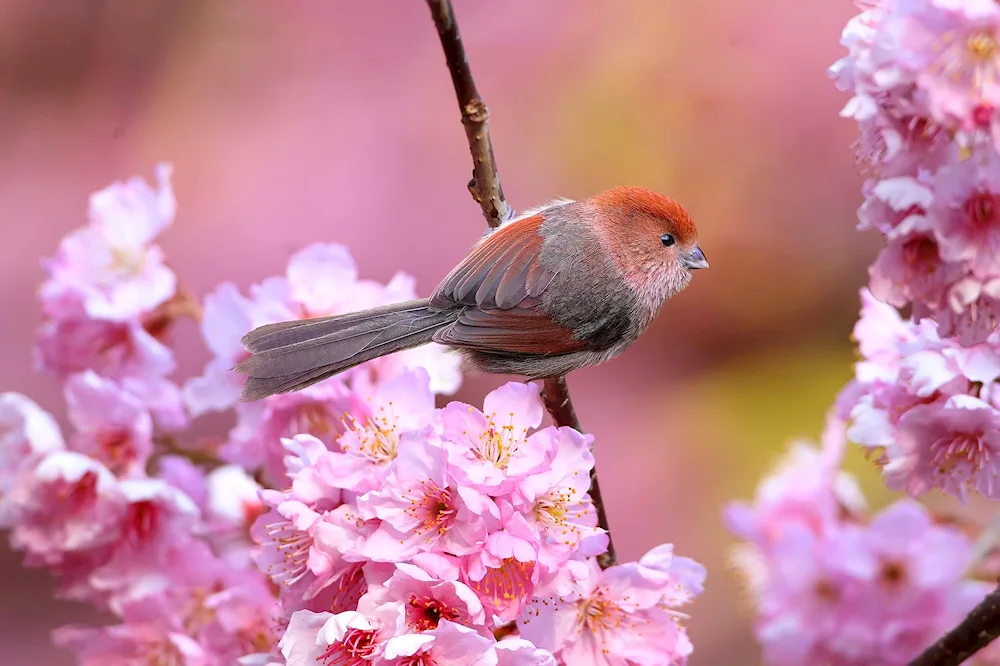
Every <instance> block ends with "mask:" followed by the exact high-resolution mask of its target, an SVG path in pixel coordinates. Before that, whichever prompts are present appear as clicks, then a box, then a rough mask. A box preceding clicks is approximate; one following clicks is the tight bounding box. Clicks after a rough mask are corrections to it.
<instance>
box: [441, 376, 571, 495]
mask: <svg viewBox="0 0 1000 666" xmlns="http://www.w3.org/2000/svg"><path fill="white" fill-rule="evenodd" d="M538 391H539V386H538V384H522V383H518V382H509V383H507V384H504V385H503V386H501V387H500V388H498V389H496V390H495V391H491V392H490V393H489V394H488V395H487V396H486V399H485V400H484V402H483V410H484V411H482V412H480V411H479V410H478V409H476V408H474V407H471V406H469V405H465V404H462V403H457V402H453V403H451V404H449V405H448V406H447V407H445V408H444V409H443V410H441V414H440V420H441V428H442V431H443V433H444V439H445V448H447V449H448V453H449V459H450V461H451V464H452V467H453V473H454V474H455V478H456V479H458V480H459V481H460V482H461V483H464V484H468V485H473V486H476V487H479V488H481V489H483V490H484V491H486V492H487V493H489V494H491V495H500V494H504V493H507V492H510V490H511V489H513V487H514V486H515V484H516V483H517V482H518V481H519V480H520V479H522V478H524V477H525V476H527V475H529V474H532V473H534V472H538V471H540V470H542V469H544V468H545V467H547V466H548V464H549V463H550V462H551V461H552V458H553V457H554V456H555V449H554V447H553V440H552V438H551V437H549V436H546V434H543V433H541V432H538V433H534V434H530V433H531V431H532V430H534V429H535V428H537V427H538V425H539V424H540V423H541V422H542V409H543V408H542V402H541V399H540V398H539V397H538Z"/></svg>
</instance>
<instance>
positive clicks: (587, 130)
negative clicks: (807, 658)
mask: <svg viewBox="0 0 1000 666" xmlns="http://www.w3.org/2000/svg"><path fill="white" fill-rule="evenodd" d="M456 11H457V14H458V18H459V22H460V25H461V29H462V31H463V34H464V38H465V43H466V48H467V50H468V52H469V57H470V60H471V62H472V66H473V70H474V72H475V75H476V78H477V80H478V83H479V87H480V89H481V92H482V93H483V95H484V97H485V99H486V101H487V103H488V104H489V107H490V109H491V111H492V114H493V122H492V128H493V136H494V142H495V146H496V153H497V158H498V160H499V166H500V172H501V175H502V178H503V184H504V189H505V191H506V193H507V196H508V198H509V200H510V202H511V203H512V205H513V206H514V207H515V208H518V209H523V208H527V207H530V206H533V205H535V204H538V203H540V202H543V201H546V200H549V199H551V198H554V197H557V196H567V197H571V198H580V197H585V196H588V195H590V194H592V193H594V192H596V191H598V190H600V189H603V188H606V187H610V186H613V185H617V184H634V185H642V186H647V187H652V188H655V189H658V190H662V191H665V192H668V193H670V194H672V195H673V196H675V197H676V198H678V199H680V200H681V201H682V202H684V203H685V204H686V206H687V207H688V209H689V210H690V211H691V212H692V214H693V216H694V217H695V219H696V220H697V222H698V225H699V228H700V230H701V239H702V243H701V244H702V247H703V248H704V249H705V252H706V254H707V255H708V257H709V259H710V261H711V268H710V269H709V270H708V271H704V272H702V273H699V274H698V275H697V276H696V279H695V280H694V283H693V285H692V286H691V287H690V288H689V289H688V290H687V291H686V292H684V293H683V294H682V295H680V296H678V297H677V298H676V299H675V300H674V301H672V302H671V303H670V305H669V307H668V308H667V310H666V311H665V314H664V315H663V316H661V317H660V318H659V319H658V320H657V321H656V323H655V324H654V325H653V327H652V329H651V330H650V331H649V332H648V333H647V334H646V335H645V337H644V338H642V340H641V341H640V342H639V343H638V344H636V345H635V346H634V347H633V348H632V350H631V351H629V352H628V353H627V354H626V355H625V356H623V357H622V358H620V359H618V360H616V361H614V362H612V363H609V364H606V365H604V366H602V367H599V368H593V369H588V370H583V371H579V372H577V373H575V374H574V375H573V376H572V377H571V378H570V386H571V388H572V391H573V396H574V399H575V402H576V407H577V410H578V412H579V414H580V417H581V419H582V421H583V423H584V425H585V427H586V428H587V429H588V430H589V431H591V432H593V433H594V434H595V435H596V437H597V450H596V455H597V460H598V467H599V469H600V471H601V478H602V481H603V486H604V493H605V496H606V500H607V506H608V511H609V514H610V520H611V524H612V526H613V529H614V534H615V539H616V542H617V545H618V547H619V550H620V553H621V555H622V556H623V557H624V558H625V559H634V558H636V557H638V556H639V555H640V554H642V553H643V552H644V551H645V550H646V549H647V548H649V547H651V546H653V545H655V544H658V543H661V542H665V541H669V542H673V543H675V544H676V548H677V551H678V552H679V553H681V554H685V555H689V556H692V557H695V558H696V559H698V560H699V561H701V562H703V563H705V564H706V565H707V566H708V569H709V579H708V589H707V592H706V593H705V594H704V596H703V597H702V598H701V599H700V600H699V601H698V602H697V603H696V604H695V605H694V606H692V608H691V612H692V613H693V619H692V620H691V623H690V626H691V632H692V635H693V639H694V642H695V646H696V652H695V659H694V662H695V663H696V664H708V665H721V664H727V665H729V666H743V665H750V664H757V663H759V659H758V657H757V651H756V648H754V646H753V642H752V636H751V632H750V625H749V615H748V613H747V609H746V603H745V601H744V600H743V599H742V595H741V591H740V584H739V581H738V580H737V579H736V577H735V576H734V575H733V572H732V571H731V568H730V566H729V564H728V562H727V550H728V549H729V547H730V546H731V544H732V539H731V538H730V536H729V535H728V534H727V533H726V531H725V530H724V528H723V527H722V524H721V521H720V518H719V514H720V510H721V509H722V507H723V505H724V503H725V502H726V501H728V500H730V499H734V498H740V497H749V496H750V495H751V493H752V491H753V488H754V485H755V484H756V482H757V480H758V478H759V476H760V474H761V473H762V472H764V471H766V470H768V469H769V468H770V466H771V465H772V464H773V460H774V458H775V457H776V456H777V455H778V454H779V453H780V451H782V450H783V448H784V447H785V445H786V443H787V442H788V440H789V439H790V438H792V437H796V436H802V435H804V436H814V435H816V434H817V433H818V431H819V429H820V428H821V426H822V418H823V415H824V412H825V411H826V409H827V408H828V407H829V405H830V403H831V401H832V400H833V397H834V395H835V393H836V391H837V390H838V389H839V388H840V387H841V386H842V385H843V384H844V382H845V381H847V380H848V379H849V378H850V376H851V362H852V361H853V358H854V357H853V352H852V347H851V343H850V339H849V335H850V331H851V327H852V325H853V321H854V319H855V318H856V313H857V309H858V299H857V290H858V288H859V287H860V286H861V285H862V284H863V283H864V281H865V278H866V266H867V265H868V264H869V263H870V261H871V260H872V258H873V257H874V255H875V252H876V250H877V247H878V239H877V238H875V237H872V236H868V235H863V234H859V233H857V232H856V231H854V214H855V211H856V208H857V206H858V204H859V203H860V189H859V188H860V182H861V179H860V176H859V175H858V173H857V170H856V168H855V165H854V160H853V155H852V152H851V149H850V144H851V143H852V142H853V141H854V139H855V138H856V132H857V131H856V128H855V127H854V126H853V125H852V124H851V123H850V122H848V121H845V120H843V119H841V118H839V117H838V111H839V110H840V108H841V106H842V105H843V103H844V102H845V98H844V96H843V95H842V94H841V93H839V92H837V91H836V90H835V89H834V87H833V85H832V83H831V82H830V81H828V79H827V77H826V74H825V70H826V67H827V66H828V65H830V64H831V63H832V62H833V61H834V60H835V59H837V58H839V57H840V56H841V54H842V50H841V47H840V46H839V45H838V39H839V35H840V32H841V29H842V27H843V25H844V23H845V21H846V20H847V19H848V18H849V17H850V16H851V15H852V13H853V12H854V11H855V8H854V7H853V6H852V5H851V3H849V2H847V1H846V0H836V1H824V2H808V3H803V2H800V1H799V0H757V1H756V2H753V3H747V2H742V1H741V0H701V1H700V2H689V1H687V0H616V2H598V1H596V0H545V1H544V2H542V1H538V0H505V1H504V2H491V3H486V2H475V1H473V0H456ZM161 160H167V161H171V162H173V163H174V165H175V168H176V170H175V177H174V185H175V190H176V194H177V197H178V201H179V212H178V216H177V219H176V222H175V224H174V226H173V227H172V228H171V229H170V230H169V231H168V232H167V233H166V234H165V235H164V236H163V237H162V239H161V240H162V245H163V247H164V248H165V249H166V251H167V254H168V257H169V260H170V261H171V263H172V264H173V266H174V267H175V268H176V270H177V271H178V273H179V274H180V275H181V277H182V280H183V281H184V282H185V283H186V284H187V285H189V286H191V287H193V288H194V289H195V290H197V291H198V292H200V293H205V292H207V291H208V290H210V289H211V288H212V287H213V286H214V285H215V284H216V283H218V282H219V281H221V280H223V279H231V280H234V281H236V282H237V283H238V284H239V285H240V286H241V287H246V286H247V285H249V284H250V283H251V282H255V281H258V280H260V279H262V278H264V277H266V276H268V275H272V274H275V273H279V272H281V271H282V270H283V269H284V265H285V262H286V261H287V259H288V256H289V255H290V254H291V253H292V252H294V251H296V250H297V249H300V248H302V247H304V246H305V245H307V244H309V243H311V242H313V241H318V240H323V241H337V242H342V243H345V244H347V245H349V246H350V248H351V250H352V252H353V253H354V256H355V257H356V259H357V261H358V264H359V266H360V269H361V272H362V274H363V275H364V276H365V277H369V278H374V279H379V280H383V281H384V280H387V279H388V278H389V277H390V276H391V275H392V274H393V273H394V272H395V271H396V270H398V269H402V270H405V271H407V272H410V273H412V274H413V275H415V276H416V277H417V278H418V281H419V286H420V289H421V291H422V293H428V292H429V291H430V289H432V288H433V286H434V285H435V283H436V281H437V280H438V279H439V278H440V277H441V276H442V275H443V274H444V273H445V272H446V271H447V270H448V269H449V268H450V267H451V266H452V265H453V264H454V263H455V262H456V261H458V260H459V259H460V258H461V257H462V256H463V255H464V253H465V252H466V251H467V249H468V248H469V247H470V246H471V244H472V243H473V242H475V240H476V239H478V238H479V236H480V235H481V234H482V232H483V220H482V218H481V216H480V213H479V210H478V207H477V206H476V205H475V204H474V203H473V201H472V200H471V198H470V197H469V195H468V193H467V191H466V189H465V183H466V181H467V180H468V178H469V174H470V168H471V163H470V159H469V154H468V148H467V146H466V143H465V137H464V134H463V132H462V129H461V126H460V123H459V115H458V110H457V107H456V103H455V100H454V97H453V91H452V88H451V82H450V80H449V78H448V74H447V71H446V69H445V67H444V61H443V56H442V55H441V52H440V48H439V44H438V42H437V36H436V34H435V32H434V29H433V26H432V24H431V22H430V17H429V15H428V12H427V8H426V6H425V5H424V3H423V2H421V1H419V0H408V1H402V0H366V1H365V2H357V1H349V0H282V1H278V0H270V1H264V0H241V1H240V2H235V1H233V0H229V1H226V0H218V1H214V0H191V1H180V0H56V1H52V0H49V1H47V2H38V1H37V0H3V1H2V2H0V258H2V260H0V322H2V328H0V377H2V385H0V389H3V390H18V391H21V392H24V393H27V394H28V395H30V396H32V397H34V398H35V399H37V400H38V401H39V402H40V403H41V404H42V406H43V407H46V408H48V409H50V410H53V411H55V412H56V413H57V414H60V413H61V411H62V404H61V398H60V395H59V392H58V390H57V387H56V386H55V385H54V384H53V383H52V382H50V381H49V380H47V379H45V378H42V377H39V376H37V375H35V374H34V373H33V371H32V367H31V357H30V351H31V346H32V340H33V335H34V330H35V328H36V326H37V325H38V320H39V315H38V307H37V303H36V300H35V288H36V285H37V284H38V283H39V281H40V280H41V278H42V273H41V269H40V266H39V261H40V259H41V258H42V257H43V256H47V255H50V254H52V253H53V251H54V249H55V247H56V244H57V242H58V240H59V238H60V237H61V236H62V235H63V234H65V233H66V232H68V231H70V230H71V229H73V228H74V227H77V226H79V225H81V224H82V223H84V221H85V210H86V203H87V196H88V194H89V193H90V192H92V191H94V190H97V189H100V188H103V187H104V186H106V185H107V184H109V183H110V182H111V181H113V180H116V179H124V178H127V177H129V176H132V175H135V174H141V175H144V176H146V177H147V178H149V177H151V176H152V169H153V165H154V164H155V163H156V162H157V161H161ZM177 340H178V345H179V348H180V357H181V373H180V374H181V376H185V375H190V374H193V373H196V372H198V371H199V370H200V368H201V367H202V364H203V363H204V362H205V361H206V360H207V357H208V354H207V352H206V351H205V350H204V348H203V347H202V345H201V343H200V340H199V338H198V333H197V330H196V329H195V327H194V325H191V324H183V325H182V326H181V327H180V329H179V330H178V332H177ZM498 381H499V380H498V379H497V378H484V377H469V378H468V379H467V381H466V383H465V385H464V387H463V389H462V390H461V392H460V394H459V395H458V398H460V399H463V400H467V401H469V402H473V403H476V402H479V401H480V400H481V399H482V396H483V395H484V394H485V393H486V392H487V391H488V390H489V389H490V388H491V387H493V386H495V385H496V384H497V382H498ZM850 467H851V468H852V469H854V470H857V471H859V472H860V473H861V475H862V478H863V480H864V482H865V487H866V488H867V489H868V490H869V492H870V495H869V496H870V498H871V499H872V502H873V503H874V504H876V505H877V504H879V503H881V502H882V501H884V499H885V492H884V491H882V490H880V488H881V484H880V483H879V482H878V480H877V476H876V475H875V474H874V472H873V471H872V470H871V468H870V466H868V465H867V464H866V463H865V462H864V461H863V460H861V457H860V455H856V454H852V458H851V461H850ZM4 548H5V546H4ZM0 590H2V592H0V644H2V645H3V654H4V661H5V662H6V661H8V660H9V663H12V664H14V663H30V664H38V665H49V664H51V665H53V666H56V665H61V664H70V663H72V662H71V660H70V657H69V655H67V654H63V653H60V652H58V651H56V650H55V649H54V648H52V647H50V646H49V637H48V632H49V631H50V630H51V629H52V628H53V627H56V626H58V625H60V624H63V623H66V622H86V621H92V620H94V621H99V619H100V618H95V617H94V616H93V615H92V614H91V611H89V610H88V609H87V608H85V607H82V606H78V605H74V604H66V603H58V602H55V601H53V600H52V599H51V590H52V585H51V581H50V580H49V579H48V578H47V576H46V575H44V574H43V573H40V572H32V571H26V570H23V569H22V568H21V567H20V564H19V557H18V556H17V555H16V554H14V553H11V552H9V551H6V550H0Z"/></svg>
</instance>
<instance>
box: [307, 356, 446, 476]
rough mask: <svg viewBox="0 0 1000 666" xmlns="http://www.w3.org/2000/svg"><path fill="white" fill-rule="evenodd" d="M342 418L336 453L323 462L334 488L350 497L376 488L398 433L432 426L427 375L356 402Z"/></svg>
mask: <svg viewBox="0 0 1000 666" xmlns="http://www.w3.org/2000/svg"><path fill="white" fill-rule="evenodd" d="M354 402H355V404H353V405H352V406H351V407H350V409H349V411H348V412H347V413H346V415H345V416H344V421H345V430H344V434H343V435H341V436H340V439H339V440H338V444H339V445H340V449H341V451H342V453H331V454H330V455H329V456H326V457H325V458H324V460H323V463H322V464H323V466H324V469H325V470H326V472H327V475H328V476H329V477H330V478H331V479H336V480H335V481H333V483H334V485H336V486H338V487H340V488H344V489H345V490H350V491H352V492H356V493H361V494H363V493H365V492H368V491H369V490H375V489H377V488H379V487H381V485H382V482H383V481H384V480H385V477H386V475H387V474H388V472H389V465H390V463H392V461H394V460H395V459H396V455H397V451H398V446H399V437H400V434H401V433H403V432H406V431H421V430H423V429H424V428H426V427H427V426H429V425H431V424H432V423H433V421H434V394H433V393H431V390H430V378H429V376H428V374H427V371H426V370H424V369H423V368H418V369H416V370H413V371H408V372H405V373H404V374H402V375H400V376H399V377H396V378H394V379H390V380H388V381H386V382H385V383H383V384H379V385H378V386H377V387H375V389H374V392H373V393H372V394H371V395H368V396H366V397H365V398H364V399H363V400H362V399H356V400H355V401H354Z"/></svg>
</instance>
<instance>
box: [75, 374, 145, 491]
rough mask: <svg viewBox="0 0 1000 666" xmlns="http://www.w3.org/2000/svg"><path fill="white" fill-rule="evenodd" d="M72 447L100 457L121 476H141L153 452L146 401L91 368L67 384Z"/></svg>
mask: <svg viewBox="0 0 1000 666" xmlns="http://www.w3.org/2000/svg"><path fill="white" fill-rule="evenodd" d="M65 392H66V406H67V409H68V412H69V419H70V422H71V423H72V424H73V426H74V427H75V428H76V433H75V434H74V436H73V437H72V439H71V440H70V448H72V449H73V450H75V451H79V452H81V453H85V454H87V455H89V456H91V457H92V458H94V459H96V460H99V461H100V462H101V463H103V464H104V466H105V467H107V468H108V469H110V470H111V471H113V472H115V473H116V474H118V475H119V476H142V475H144V474H145V466H146V462H147V460H148V459H149V456H150V455H151V454H152V453H153V419H152V417H151V416H150V415H149V412H148V411H147V410H146V408H145V406H143V403H142V402H141V401H140V400H139V399H138V398H137V397H135V396H134V395H132V394H131V393H129V392H128V391H125V390H123V389H122V387H121V386H120V385H119V384H117V383H116V382H114V381H112V380H110V379H103V378H101V377H99V376H97V374H96V373H94V372H93V371H92V370H88V371H86V372H83V373H81V374H78V375H73V376H72V377H70V378H69V379H68V380H67V382H66V384H65Z"/></svg>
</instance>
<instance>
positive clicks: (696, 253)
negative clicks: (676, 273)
mask: <svg viewBox="0 0 1000 666" xmlns="http://www.w3.org/2000/svg"><path fill="white" fill-rule="evenodd" d="M682 261H683V262H684V265H685V266H687V267H688V268H690V269H691V270H695V269H697V268H708V259H706V258H705V253H704V252H702V251H701V248H700V247H698V246H697V245H695V247H694V249H693V250H691V251H690V252H688V253H686V254H684V255H683V256H682Z"/></svg>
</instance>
